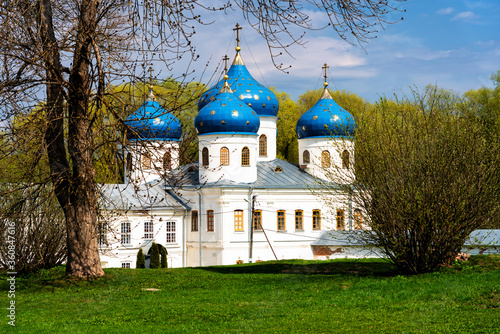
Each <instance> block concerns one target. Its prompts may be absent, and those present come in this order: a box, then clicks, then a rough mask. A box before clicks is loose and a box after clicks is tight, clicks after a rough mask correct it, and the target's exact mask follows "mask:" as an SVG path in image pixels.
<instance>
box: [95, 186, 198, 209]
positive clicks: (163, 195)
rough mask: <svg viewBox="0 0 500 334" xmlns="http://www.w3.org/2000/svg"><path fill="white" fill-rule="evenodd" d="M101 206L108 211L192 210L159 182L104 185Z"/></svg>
mask: <svg viewBox="0 0 500 334" xmlns="http://www.w3.org/2000/svg"><path fill="white" fill-rule="evenodd" d="M100 202H101V203H100V204H101V206H102V208H104V209H106V210H123V211H128V210H151V209H153V208H154V209H155V210H162V209H172V210H185V209H187V210H191V209H190V208H189V207H188V206H187V205H186V204H185V203H184V202H183V201H182V200H181V199H180V198H179V197H177V196H176V195H175V194H172V193H170V192H168V191H167V192H165V190H164V189H162V188H161V187H160V183H159V180H157V181H153V182H151V183H146V184H140V185H135V184H133V183H128V184H103V185H102V188H101V196H100Z"/></svg>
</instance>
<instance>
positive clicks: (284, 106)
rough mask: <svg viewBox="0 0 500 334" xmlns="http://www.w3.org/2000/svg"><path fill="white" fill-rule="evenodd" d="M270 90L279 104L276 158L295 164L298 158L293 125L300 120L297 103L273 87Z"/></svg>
mask: <svg viewBox="0 0 500 334" xmlns="http://www.w3.org/2000/svg"><path fill="white" fill-rule="evenodd" d="M271 89H272V90H273V92H274V93H275V94H276V97H277V98H278V101H279V104H280V109H279V111H278V122H277V128H278V136H277V143H276V151H277V152H276V153H277V156H278V158H280V159H283V160H286V161H289V162H292V163H295V164H296V163H298V161H299V157H298V144H297V133H296V132H295V125H296V124H297V121H298V120H299V118H300V113H299V112H298V108H297V103H295V101H293V100H292V98H291V97H290V95H288V94H287V93H284V92H280V91H277V90H275V89H274V88H273V87H271Z"/></svg>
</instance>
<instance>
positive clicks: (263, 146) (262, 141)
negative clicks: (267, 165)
mask: <svg viewBox="0 0 500 334" xmlns="http://www.w3.org/2000/svg"><path fill="white" fill-rule="evenodd" d="M259 157H267V136H266V135H265V134H261V135H260V136H259Z"/></svg>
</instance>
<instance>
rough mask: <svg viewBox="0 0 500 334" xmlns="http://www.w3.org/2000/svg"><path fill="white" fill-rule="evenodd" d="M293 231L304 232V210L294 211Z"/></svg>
mask: <svg viewBox="0 0 500 334" xmlns="http://www.w3.org/2000/svg"><path fill="white" fill-rule="evenodd" d="M295 230H296V231H303V230H304V210H295Z"/></svg>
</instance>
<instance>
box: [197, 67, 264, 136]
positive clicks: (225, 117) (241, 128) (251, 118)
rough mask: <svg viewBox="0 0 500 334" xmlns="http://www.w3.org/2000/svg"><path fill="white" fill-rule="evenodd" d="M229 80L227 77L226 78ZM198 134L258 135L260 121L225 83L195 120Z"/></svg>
mask: <svg viewBox="0 0 500 334" xmlns="http://www.w3.org/2000/svg"><path fill="white" fill-rule="evenodd" d="M225 78H227V75H226V76H225ZM194 125H195V127H196V129H197V130H198V134H200V135H201V134H208V133H210V134H214V133H224V134H251V135H256V134H257V131H258V130H259V126H260V120H259V116H257V114H256V113H255V111H254V110H253V109H252V108H250V107H249V106H247V105H246V104H245V103H243V102H242V101H241V100H240V99H238V97H237V96H236V95H234V93H233V92H232V91H231V88H230V87H229V84H228V83H227V82H225V83H224V85H223V86H222V89H221V90H220V91H219V92H218V94H216V95H215V94H214V98H213V99H212V100H211V101H210V103H208V104H206V105H205V106H204V107H203V108H201V109H200V111H199V112H198V115H197V116H196V118H195V119H194Z"/></svg>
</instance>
